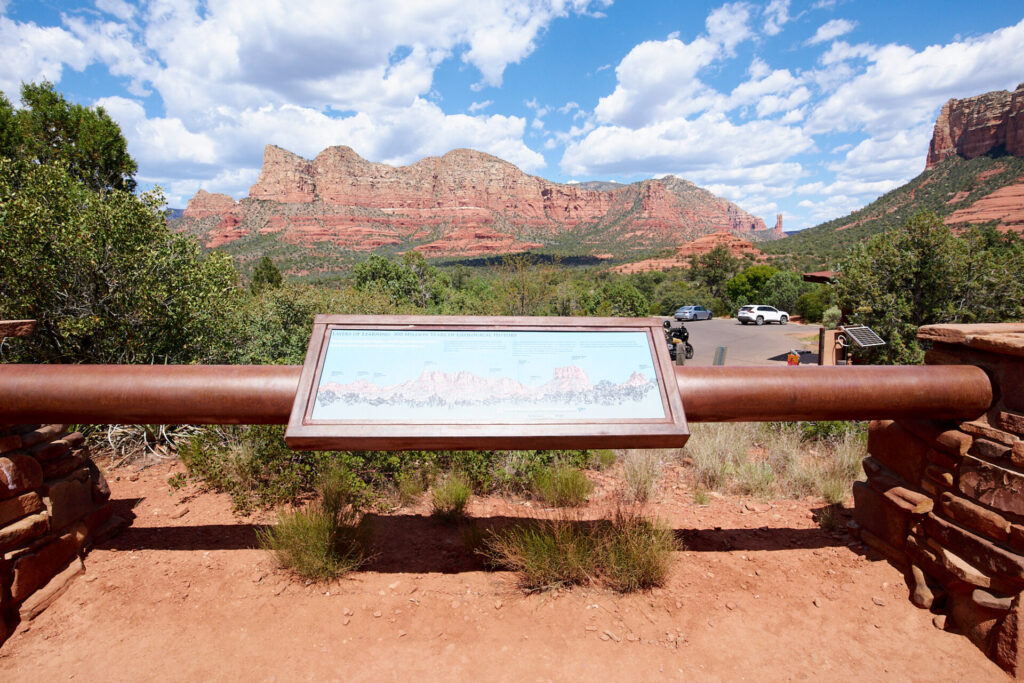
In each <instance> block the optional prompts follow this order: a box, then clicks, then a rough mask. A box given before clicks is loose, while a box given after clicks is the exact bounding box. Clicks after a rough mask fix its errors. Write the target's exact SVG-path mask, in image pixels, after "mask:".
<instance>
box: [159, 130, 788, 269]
mask: <svg viewBox="0 0 1024 683" xmlns="http://www.w3.org/2000/svg"><path fill="white" fill-rule="evenodd" d="M595 185H596V186H597V187H599V188H601V189H595ZM178 226H179V228H181V229H189V230H191V231H193V232H195V233H197V234H199V235H200V236H201V237H202V238H203V239H204V241H205V243H206V245H207V246H210V247H215V246H220V245H223V244H227V243H229V242H232V241H235V240H239V239H241V238H243V237H247V236H258V235H260V234H276V237H277V239H280V240H282V241H285V242H289V243H293V244H301V245H307V246H309V245H312V244H315V243H319V242H329V243H332V244H334V245H338V246H341V247H344V248H345V249H348V250H353V251H369V250H374V249H378V248H381V247H390V248H396V249H399V250H405V249H416V250H418V251H420V252H422V253H424V254H425V255H427V256H453V255H469V256H473V255H481V254H501V253H509V252H516V251H524V250H527V249H532V248H536V247H540V246H544V245H547V244H550V243H552V242H557V241H560V240H561V241H564V240H566V239H569V240H572V241H575V242H578V243H580V244H582V245H584V246H585V247H586V246H587V245H592V247H593V248H594V249H596V248H597V247H598V245H602V246H603V247H604V249H605V250H607V248H608V246H609V245H621V246H622V247H623V248H624V249H625V250H626V251H629V250H633V249H641V248H650V247H662V246H678V245H681V244H685V243H686V242H689V241H690V240H692V239H695V238H697V237H700V236H701V235H705V234H708V233H713V232H719V231H728V232H732V233H737V234H743V235H747V236H749V237H751V238H754V239H764V238H772V237H774V236H776V235H777V236H781V232H780V231H779V229H778V228H779V226H776V229H775V230H768V229H767V228H766V226H765V224H764V221H762V220H761V219H760V218H758V217H756V216H752V215H751V214H749V213H747V212H745V211H743V210H742V209H740V208H739V207H738V206H736V205H735V204H732V203H731V202H728V201H726V200H725V199H722V198H720V197H716V196H715V195H713V194H712V193H710V192H708V191H706V190H703V189H701V188H699V187H697V186H696V185H694V184H693V183H690V182H688V181H686V180H682V179H679V178H676V177H673V176H668V177H665V178H662V179H658V180H646V181H642V182H639V183H633V184H631V185H615V184H603V183H602V184H559V183H552V182H549V181H547V180H544V179H543V178H539V177H537V176H531V175H528V174H526V173H523V172H522V171H521V170H519V169H518V168H517V167H515V166H513V165H512V164H509V163H507V162H505V161H502V160H501V159H498V158H497V157H493V156H490V155H488V154H484V153H482V152H476V151H473V150H468V149H459V150H454V151H452V152H449V153H448V154H445V155H444V156H443V157H429V158H426V159H422V160H420V161H418V162H416V163H415V164H412V165H410V166H403V167H399V168H395V167H391V166H388V165H386V164H378V163H373V162H370V161H367V160H365V159H363V158H362V157H360V156H359V155H358V154H356V153H355V152H354V151H353V150H352V149H351V148H349V147H330V148H328V149H326V150H324V151H323V152H321V153H320V154H319V155H318V156H317V157H316V159H314V160H312V161H309V160H307V159H304V158H302V157H300V156H298V155H296V154H293V153H291V152H289V151H287V150H284V149H281V148H280V147H276V146H273V145H268V146H267V147H266V149H265V151H264V158H263V168H262V171H261V173H260V176H259V179H258V180H257V182H256V184H255V185H253V186H252V188H251V189H250V191H249V197H247V198H245V199H243V200H241V201H240V202H237V203H236V202H234V201H233V200H232V199H231V198H230V197H227V196H225V195H215V194H210V193H207V192H204V191H200V192H198V193H197V194H196V196H195V197H193V199H192V200H191V201H190V202H189V205H188V209H186V211H185V214H184V217H183V219H182V220H181V221H179V222H178Z"/></svg>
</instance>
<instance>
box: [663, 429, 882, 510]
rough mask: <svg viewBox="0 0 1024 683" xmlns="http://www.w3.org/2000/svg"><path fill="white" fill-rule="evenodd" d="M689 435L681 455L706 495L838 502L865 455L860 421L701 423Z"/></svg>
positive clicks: (848, 489) (857, 475) (846, 490)
mask: <svg viewBox="0 0 1024 683" xmlns="http://www.w3.org/2000/svg"><path fill="white" fill-rule="evenodd" d="M691 432H692V434H691V436H690V440H689V441H688V442H687V444H686V447H685V449H684V450H683V457H684V462H687V463H689V464H690V465H691V466H692V468H693V469H692V472H693V482H694V486H695V488H696V491H698V492H704V494H703V495H706V492H707V491H721V492H726V493H739V494H744V495H752V496H757V497H759V498H775V497H780V496H782V497H798V498H799V497H804V496H818V497H821V498H824V499H825V501H826V502H828V503H839V502H841V501H842V500H843V499H845V498H846V496H847V495H848V494H849V492H850V487H851V486H852V485H853V482H854V481H855V480H856V479H857V478H858V477H860V476H861V470H860V463H861V461H862V460H863V459H864V458H865V457H866V456H867V452H866V449H867V443H866V442H867V439H866V432H865V427H864V425H863V424H860V423H849V422H817V423H810V422H808V423H793V424H787V423H770V424H769V423H765V424H760V423H735V424H730V423H701V424H695V425H691ZM703 495H702V498H703ZM694 496H695V498H696V496H697V494H696V493H695V494H694Z"/></svg>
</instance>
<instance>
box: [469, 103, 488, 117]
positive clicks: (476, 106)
mask: <svg viewBox="0 0 1024 683" xmlns="http://www.w3.org/2000/svg"><path fill="white" fill-rule="evenodd" d="M492 104H494V101H493V100H484V101H483V102H474V103H473V104H471V105H469V113H470V114H475V113H477V112H478V111H483V110H484V109H487V107H489V106H491V105H492Z"/></svg>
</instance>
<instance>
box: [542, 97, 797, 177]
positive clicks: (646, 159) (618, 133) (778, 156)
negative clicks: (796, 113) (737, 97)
mask: <svg viewBox="0 0 1024 683" xmlns="http://www.w3.org/2000/svg"><path fill="white" fill-rule="evenodd" d="M813 144H814V143H813V141H812V140H811V139H810V138H809V137H807V136H806V135H804V133H803V132H802V131H800V130H799V129H798V128H793V127H789V126H783V125H780V124H777V123H775V122H773V121H768V120H759V121H751V122H749V123H744V124H741V125H736V124H734V123H732V122H731V121H729V120H728V118H726V117H725V116H724V115H723V114H721V113H717V112H708V113H706V114H703V115H701V116H700V117H698V118H696V119H694V120H692V121H691V120H687V119H685V118H682V117H677V118H669V119H666V120H662V121H659V122H656V123H652V124H649V125H646V126H642V127H638V128H627V127H624V126H601V127H599V128H597V129H595V130H593V131H591V132H590V133H589V134H587V135H586V137H584V138H583V139H582V140H579V141H578V142H572V143H570V144H568V145H567V146H566V150H565V154H564V156H563V157H562V162H561V166H562V171H563V172H565V173H566V174H568V175H575V176H584V175H595V174H598V173H622V174H636V173H643V174H650V175H655V174H658V173H676V172H678V171H679V170H680V169H685V171H686V173H687V174H693V173H695V172H696V171H697V170H701V171H705V170H707V169H715V168H728V169H738V168H744V169H748V170H749V169H752V168H754V167H756V166H759V165H762V164H768V163H776V162H779V161H781V160H784V159H787V158H789V157H791V156H793V155H796V154H799V153H801V152H804V151H806V150H808V149H809V148H811V147H812V146H813ZM687 177H689V175H687Z"/></svg>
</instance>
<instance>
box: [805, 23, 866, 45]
mask: <svg viewBox="0 0 1024 683" xmlns="http://www.w3.org/2000/svg"><path fill="white" fill-rule="evenodd" d="M855 28H857V22H856V21H850V20H849V19H832V20H830V21H826V22H825V23H824V24H822V25H821V26H819V27H818V30H817V31H815V32H814V35H813V36H811V37H810V38H808V39H807V42H806V43H804V44H805V45H817V44H818V43H825V42H828V41H830V40H832V39H833V38H838V37H839V36H842V35H846V34H847V33H849V32H850V31H852V30H853V29H855Z"/></svg>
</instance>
